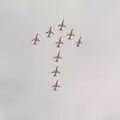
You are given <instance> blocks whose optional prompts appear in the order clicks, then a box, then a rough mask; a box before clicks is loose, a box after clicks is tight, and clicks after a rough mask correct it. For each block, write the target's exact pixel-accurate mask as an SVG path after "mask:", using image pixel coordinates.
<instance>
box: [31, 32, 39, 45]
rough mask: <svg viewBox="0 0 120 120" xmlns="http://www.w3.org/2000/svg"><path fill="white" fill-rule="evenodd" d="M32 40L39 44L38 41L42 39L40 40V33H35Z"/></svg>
mask: <svg viewBox="0 0 120 120" xmlns="http://www.w3.org/2000/svg"><path fill="white" fill-rule="evenodd" d="M32 41H34V42H33V44H34V45H37V41H40V40H39V36H38V33H36V35H35V37H34V38H33V39H32Z"/></svg>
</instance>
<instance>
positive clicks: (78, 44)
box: [76, 36, 82, 47]
mask: <svg viewBox="0 0 120 120" xmlns="http://www.w3.org/2000/svg"><path fill="white" fill-rule="evenodd" d="M81 39H82V37H81V36H80V38H79V39H78V41H77V42H76V47H79V46H80V44H82V42H81Z"/></svg>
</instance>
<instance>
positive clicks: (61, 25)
mask: <svg viewBox="0 0 120 120" xmlns="http://www.w3.org/2000/svg"><path fill="white" fill-rule="evenodd" d="M58 27H60V28H59V30H60V31H63V28H65V27H66V25H64V19H63V20H62V22H61V23H60V24H59V25H58Z"/></svg>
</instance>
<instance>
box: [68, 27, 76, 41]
mask: <svg viewBox="0 0 120 120" xmlns="http://www.w3.org/2000/svg"><path fill="white" fill-rule="evenodd" d="M67 36H68V39H69V40H71V39H72V36H73V37H74V36H75V34H73V29H71V31H70V33H69V34H67Z"/></svg>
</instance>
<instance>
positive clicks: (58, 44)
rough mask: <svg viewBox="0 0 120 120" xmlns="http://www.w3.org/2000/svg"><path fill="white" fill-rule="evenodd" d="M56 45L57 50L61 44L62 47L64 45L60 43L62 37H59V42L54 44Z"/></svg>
mask: <svg viewBox="0 0 120 120" xmlns="http://www.w3.org/2000/svg"><path fill="white" fill-rule="evenodd" d="M56 44H57V48H59V47H60V45H61V44H62V45H63V44H64V43H63V42H62V37H61V36H60V38H59V41H57V42H56Z"/></svg>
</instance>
